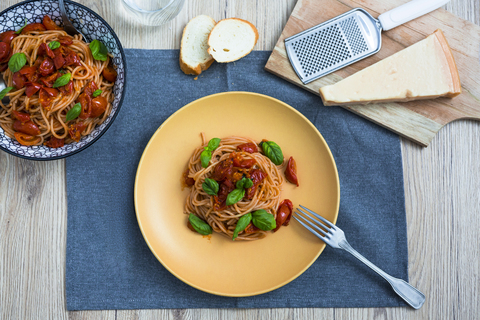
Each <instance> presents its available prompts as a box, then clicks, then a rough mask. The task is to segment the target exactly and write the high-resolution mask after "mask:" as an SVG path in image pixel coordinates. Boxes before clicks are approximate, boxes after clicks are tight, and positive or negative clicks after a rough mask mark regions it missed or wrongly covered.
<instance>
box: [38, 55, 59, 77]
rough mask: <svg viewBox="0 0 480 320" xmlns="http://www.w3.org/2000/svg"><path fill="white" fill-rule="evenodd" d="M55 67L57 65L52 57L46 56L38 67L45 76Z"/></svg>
mask: <svg viewBox="0 0 480 320" xmlns="http://www.w3.org/2000/svg"><path fill="white" fill-rule="evenodd" d="M54 67H55V65H54V64H53V61H52V59H50V58H49V57H45V59H44V60H43V62H42V63H41V64H40V66H39V67H38V71H39V72H40V74H41V75H42V76H44V77H45V76H48V75H49V74H52V73H53V70H54Z"/></svg>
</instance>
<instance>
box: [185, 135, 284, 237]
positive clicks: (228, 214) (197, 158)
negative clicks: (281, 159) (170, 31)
mask: <svg viewBox="0 0 480 320" xmlns="http://www.w3.org/2000/svg"><path fill="white" fill-rule="evenodd" d="M202 140H203V143H202V145H201V146H200V147H198V148H196V149H195V151H194V152H193V154H192V157H191V158H190V160H189V162H188V166H187V170H186V172H185V174H184V178H185V182H186V184H187V185H189V186H190V187H191V190H190V192H189V194H188V196H187V199H186V202H185V208H184V213H186V214H191V213H193V214H194V215H196V216H197V217H199V218H200V219H202V220H203V221H205V222H207V223H208V225H210V226H211V228H212V229H213V231H215V232H217V233H220V234H222V235H225V236H227V237H229V238H232V235H233V233H234V230H235V228H236V226H237V223H238V221H239V219H240V218H241V217H242V216H244V215H246V214H248V213H252V212H256V211H257V210H260V209H264V210H265V211H266V212H267V213H269V214H271V215H272V216H273V218H274V219H276V218H277V209H278V207H279V204H280V197H281V191H282V184H283V183H284V181H285V179H284V177H283V174H282V173H281V172H280V169H281V168H282V166H277V165H275V164H274V163H273V162H272V161H271V160H270V159H269V158H268V157H266V156H265V155H264V154H263V153H261V152H260V151H261V148H260V146H259V144H258V143H257V142H255V141H254V140H252V139H249V138H243V137H235V136H232V137H227V138H222V139H221V140H220V143H219V145H218V147H217V148H216V149H215V150H214V151H213V152H212V153H211V160H210V162H209V164H208V166H207V167H206V168H205V167H204V166H202V163H201V154H202V152H203V151H204V150H205V148H206V147H207V146H208V142H209V141H207V140H206V139H205V136H204V135H203V134H202ZM239 146H240V147H239ZM242 146H252V147H253V148H254V149H257V150H258V151H256V152H246V151H245V150H248V149H247V148H243V147H242ZM250 151H251V150H250ZM237 166H240V167H237ZM242 166H243V168H242ZM227 171H228V172H227ZM225 172H226V173H225ZM207 178H209V179H212V180H213V179H216V180H218V181H217V183H218V184H219V191H218V194H217V195H210V194H207V192H206V191H205V190H204V187H203V184H204V182H205V180H206V179H207ZM243 178H245V179H247V178H248V179H250V180H252V182H253V185H252V187H251V188H246V189H245V196H244V197H242V198H241V199H240V200H239V201H238V202H236V203H234V204H233V205H227V204H226V203H225V197H226V195H227V194H229V193H231V192H232V191H233V189H234V188H235V183H236V182H237V181H239V180H241V179H243ZM189 227H191V226H189ZM267 233H268V231H263V230H261V229H259V228H257V227H255V226H254V225H253V224H252V223H250V224H249V225H248V227H246V228H245V230H243V231H241V232H240V233H239V234H238V237H237V238H236V240H257V239H261V238H264V237H265V236H266V235H267Z"/></svg>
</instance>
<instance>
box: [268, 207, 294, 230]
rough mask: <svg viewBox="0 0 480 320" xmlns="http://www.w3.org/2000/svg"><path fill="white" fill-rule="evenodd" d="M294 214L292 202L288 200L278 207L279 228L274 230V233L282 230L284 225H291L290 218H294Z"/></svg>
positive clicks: (277, 221) (277, 220)
mask: <svg viewBox="0 0 480 320" xmlns="http://www.w3.org/2000/svg"><path fill="white" fill-rule="evenodd" d="M292 212H293V203H292V201H290V200H288V199H285V200H283V201H282V202H281V203H280V205H279V206H278V210H277V219H276V220H275V222H276V224H277V227H276V228H275V229H273V232H275V231H277V230H278V229H280V227H281V226H282V225H283V226H288V224H289V223H290V218H291V217H292Z"/></svg>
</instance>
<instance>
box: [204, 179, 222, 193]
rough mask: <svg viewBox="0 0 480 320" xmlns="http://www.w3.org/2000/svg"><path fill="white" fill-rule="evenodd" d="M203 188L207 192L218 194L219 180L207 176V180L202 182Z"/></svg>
mask: <svg viewBox="0 0 480 320" xmlns="http://www.w3.org/2000/svg"><path fill="white" fill-rule="evenodd" d="M202 188H203V191H205V192H206V193H207V194H209V195H211V196H216V195H217V193H218V182H217V181H215V180H213V179H209V178H205V182H204V183H202Z"/></svg>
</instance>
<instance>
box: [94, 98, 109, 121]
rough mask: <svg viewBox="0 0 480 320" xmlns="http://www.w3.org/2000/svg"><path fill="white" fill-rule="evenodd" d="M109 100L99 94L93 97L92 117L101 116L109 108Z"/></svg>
mask: <svg viewBox="0 0 480 320" xmlns="http://www.w3.org/2000/svg"><path fill="white" fill-rule="evenodd" d="M107 105H108V101H107V99H105V98H104V97H102V96H98V97H96V98H93V99H92V112H91V113H90V118H95V117H98V116H100V115H101V114H102V113H104V112H105V110H106V109H107Z"/></svg>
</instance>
